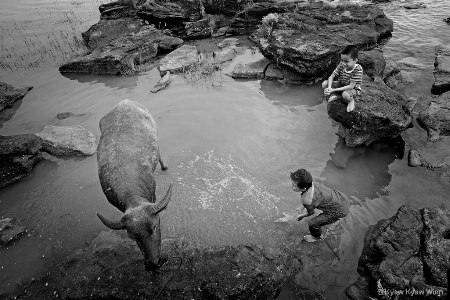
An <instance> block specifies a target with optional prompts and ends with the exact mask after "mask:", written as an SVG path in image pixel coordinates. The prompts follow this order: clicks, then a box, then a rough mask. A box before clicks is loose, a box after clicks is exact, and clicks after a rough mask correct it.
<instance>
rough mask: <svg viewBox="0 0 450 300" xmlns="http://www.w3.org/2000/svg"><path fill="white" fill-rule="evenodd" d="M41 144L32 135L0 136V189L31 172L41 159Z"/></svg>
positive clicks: (40, 141)
mask: <svg viewBox="0 0 450 300" xmlns="http://www.w3.org/2000/svg"><path fill="white" fill-rule="evenodd" d="M42 143H43V141H42V139H41V138H40V137H37V136H35V135H34V134H21V135H12V136H3V135H0V188H2V187H4V186H6V185H8V184H11V183H13V182H15V181H17V180H19V179H20V178H22V177H24V176H26V175H28V173H30V172H31V170H32V168H33V166H34V165H35V164H36V163H37V162H38V161H39V160H41V159H42V153H41V151H40V150H41V148H42Z"/></svg>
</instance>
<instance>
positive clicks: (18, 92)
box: [0, 82, 33, 112]
mask: <svg viewBox="0 0 450 300" xmlns="http://www.w3.org/2000/svg"><path fill="white" fill-rule="evenodd" d="M32 88H33V87H25V88H15V87H13V86H12V85H9V84H7V83H5V82H0V112H1V111H2V110H4V109H5V108H8V107H11V105H12V104H13V103H14V102H15V101H17V100H20V99H22V98H23V97H25V95H26V94H27V93H28V92H29V91H30V90H31V89H32Z"/></svg>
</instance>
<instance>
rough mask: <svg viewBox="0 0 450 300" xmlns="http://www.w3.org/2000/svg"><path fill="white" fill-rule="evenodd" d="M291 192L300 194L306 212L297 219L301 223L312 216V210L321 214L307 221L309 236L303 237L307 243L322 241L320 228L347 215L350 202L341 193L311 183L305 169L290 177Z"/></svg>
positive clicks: (320, 184) (318, 183)
mask: <svg viewBox="0 0 450 300" xmlns="http://www.w3.org/2000/svg"><path fill="white" fill-rule="evenodd" d="M290 178H291V182H292V190H294V191H295V192H300V193H301V196H300V198H301V202H302V204H303V207H304V208H306V212H305V213H302V214H300V215H299V216H298V217H297V221H301V220H302V219H303V218H305V217H309V216H311V215H313V214H314V210H315V209H316V208H317V209H320V210H321V211H322V213H321V214H319V215H317V216H315V217H314V218H312V219H311V220H309V222H308V225H309V232H310V233H311V234H308V235H305V236H303V239H304V240H305V241H307V242H309V243H314V242H317V241H322V240H324V239H325V236H324V235H323V234H322V228H321V227H322V226H325V225H329V224H332V223H334V222H336V221H338V220H339V219H341V218H344V217H345V216H347V215H348V212H349V207H350V200H349V199H348V198H347V196H346V195H344V194H343V193H341V192H339V191H336V190H332V189H330V188H328V187H326V186H324V185H323V184H322V183H320V182H317V181H315V182H313V179H312V176H311V173H309V172H308V171H306V170H305V169H299V170H297V171H295V172H294V173H291V175H290Z"/></svg>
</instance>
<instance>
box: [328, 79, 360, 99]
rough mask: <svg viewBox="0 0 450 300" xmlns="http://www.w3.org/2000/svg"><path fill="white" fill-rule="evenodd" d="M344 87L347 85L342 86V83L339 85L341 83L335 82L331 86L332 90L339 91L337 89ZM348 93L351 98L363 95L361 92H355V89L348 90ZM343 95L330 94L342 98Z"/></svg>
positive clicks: (337, 93)
mask: <svg viewBox="0 0 450 300" xmlns="http://www.w3.org/2000/svg"><path fill="white" fill-rule="evenodd" d="M343 86H346V84H341V83H339V81H333V83H332V84H331V88H332V89H337V88H340V87H343ZM346 92H347V93H349V94H350V96H352V97H356V96H357V95H359V94H360V93H361V91H360V90H355V89H351V90H346ZM342 93H343V92H333V93H331V94H330V96H332V95H336V96H339V97H342Z"/></svg>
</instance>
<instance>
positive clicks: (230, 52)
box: [215, 46, 238, 63]
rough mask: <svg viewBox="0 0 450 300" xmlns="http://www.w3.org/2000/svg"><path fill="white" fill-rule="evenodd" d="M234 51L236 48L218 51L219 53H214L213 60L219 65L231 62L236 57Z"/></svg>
mask: <svg viewBox="0 0 450 300" xmlns="http://www.w3.org/2000/svg"><path fill="white" fill-rule="evenodd" d="M236 49H237V47H235V46H230V47H225V48H222V49H220V50H219V51H217V52H215V53H216V57H215V60H216V61H218V62H219V63H224V62H227V61H230V60H233V59H234V58H235V57H236V56H237V55H238V53H237V51H236Z"/></svg>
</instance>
